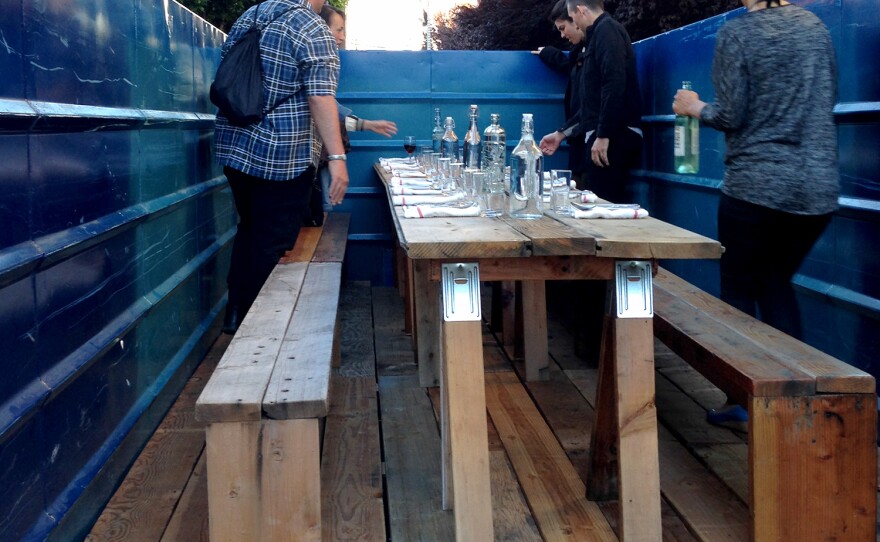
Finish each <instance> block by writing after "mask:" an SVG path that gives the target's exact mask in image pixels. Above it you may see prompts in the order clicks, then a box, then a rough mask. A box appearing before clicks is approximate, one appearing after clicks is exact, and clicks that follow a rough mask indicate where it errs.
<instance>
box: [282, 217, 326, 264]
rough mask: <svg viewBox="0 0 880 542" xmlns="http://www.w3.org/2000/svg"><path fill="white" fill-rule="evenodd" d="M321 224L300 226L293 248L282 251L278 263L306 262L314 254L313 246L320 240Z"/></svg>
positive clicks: (322, 229)
mask: <svg viewBox="0 0 880 542" xmlns="http://www.w3.org/2000/svg"><path fill="white" fill-rule="evenodd" d="M323 231H324V228H323V226H317V227H309V228H300V230H299V235H297V237H296V244H295V245H293V248H292V249H290V250H288V251H287V252H285V253H284V256H282V257H281V259H280V260H279V261H278V263H282V264H288V263H294V262H302V263H308V262H310V261H311V260H312V256H314V255H315V248H316V247H317V246H318V242H319V241H320V240H321V234H322V233H323Z"/></svg>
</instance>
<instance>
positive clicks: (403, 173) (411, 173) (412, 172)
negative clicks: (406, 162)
mask: <svg viewBox="0 0 880 542" xmlns="http://www.w3.org/2000/svg"><path fill="white" fill-rule="evenodd" d="M391 175H393V176H395V177H400V178H402V179H409V178H416V179H424V178H425V177H427V175H425V173H424V172H422V171H419V170H418V169H398V168H392V170H391Z"/></svg>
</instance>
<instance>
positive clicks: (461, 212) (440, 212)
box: [403, 205, 480, 218]
mask: <svg viewBox="0 0 880 542" xmlns="http://www.w3.org/2000/svg"><path fill="white" fill-rule="evenodd" d="M403 216H404V217H405V218H437V217H446V216H449V217H452V216H480V206H479V205H473V206H471V207H465V208H464V209H460V208H458V207H432V206H430V205H411V206H408V207H404V208H403Z"/></svg>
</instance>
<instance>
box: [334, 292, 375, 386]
mask: <svg viewBox="0 0 880 542" xmlns="http://www.w3.org/2000/svg"><path fill="white" fill-rule="evenodd" d="M372 303H373V300H372V292H371V287H370V283H369V282H366V281H364V282H346V283H345V284H343V287H342V293H341V295H340V301H339V316H340V318H339V336H340V366H339V368H338V370H337V374H339V375H340V376H373V377H375V374H376V353H375V351H374V349H373V307H372Z"/></svg>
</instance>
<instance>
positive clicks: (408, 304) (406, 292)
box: [401, 257, 415, 335]
mask: <svg viewBox="0 0 880 542" xmlns="http://www.w3.org/2000/svg"><path fill="white" fill-rule="evenodd" d="M402 268H403V279H402V280H401V282H402V283H403V285H404V286H403V303H404V305H403V307H404V320H403V332H404V333H406V334H408V335H412V334H413V330H414V329H415V299H414V293H413V264H412V260H410V259H409V258H407V257H404V258H403V266H402Z"/></svg>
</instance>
